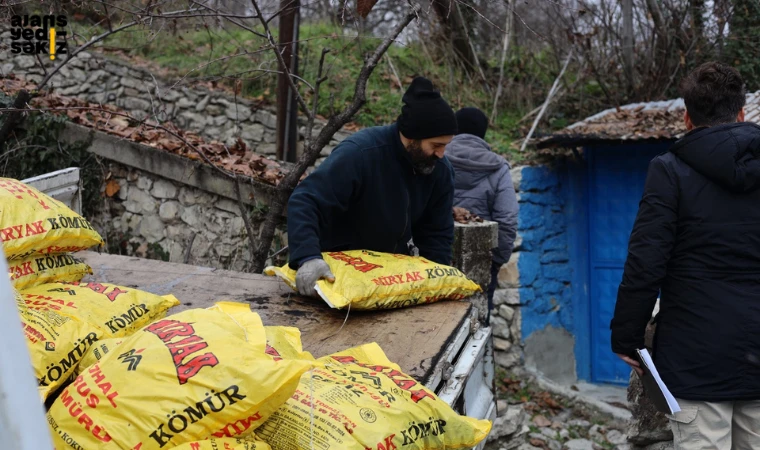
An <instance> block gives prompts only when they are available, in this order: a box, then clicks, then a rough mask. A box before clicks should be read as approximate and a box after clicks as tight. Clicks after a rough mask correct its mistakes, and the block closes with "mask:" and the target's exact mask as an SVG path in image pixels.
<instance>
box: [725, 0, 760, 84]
mask: <svg viewBox="0 0 760 450" xmlns="http://www.w3.org/2000/svg"><path fill="white" fill-rule="evenodd" d="M733 5H734V13H733V15H732V17H731V21H730V24H729V30H730V31H729V36H728V41H727V42H726V47H725V49H724V55H725V56H724V61H725V62H726V63H728V64H731V65H733V66H734V67H736V68H737V69H738V70H739V72H740V73H741V74H742V77H743V78H744V81H745V82H746V83H747V88H748V89H749V91H750V92H752V91H756V90H758V89H760V1H759V0H733Z"/></svg>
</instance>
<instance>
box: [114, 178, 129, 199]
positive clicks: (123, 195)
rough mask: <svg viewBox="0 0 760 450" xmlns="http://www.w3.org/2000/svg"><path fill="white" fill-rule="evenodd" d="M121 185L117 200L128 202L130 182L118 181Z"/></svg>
mask: <svg viewBox="0 0 760 450" xmlns="http://www.w3.org/2000/svg"><path fill="white" fill-rule="evenodd" d="M118 183H119V192H117V196H116V198H118V199H119V200H126V199H127V198H128V196H127V194H128V193H129V182H128V181H127V180H125V179H123V178H122V179H121V180H118Z"/></svg>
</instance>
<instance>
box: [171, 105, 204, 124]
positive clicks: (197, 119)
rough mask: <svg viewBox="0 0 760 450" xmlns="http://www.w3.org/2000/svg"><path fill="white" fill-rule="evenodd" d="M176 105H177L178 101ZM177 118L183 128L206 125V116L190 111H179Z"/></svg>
mask: <svg viewBox="0 0 760 450" xmlns="http://www.w3.org/2000/svg"><path fill="white" fill-rule="evenodd" d="M177 106H178V107H179V103H177ZM178 118H179V119H180V120H179V122H180V123H181V124H182V126H183V127H184V128H195V129H201V128H203V127H205V126H206V117H205V116H203V115H201V114H197V113H194V112H191V111H183V112H181V113H180V114H179V116H178Z"/></svg>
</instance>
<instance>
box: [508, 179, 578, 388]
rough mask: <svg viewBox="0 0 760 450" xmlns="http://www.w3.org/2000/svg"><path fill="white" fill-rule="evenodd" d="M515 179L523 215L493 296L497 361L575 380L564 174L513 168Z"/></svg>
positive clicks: (509, 365) (557, 378) (520, 215)
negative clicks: (511, 250) (513, 247)
mask: <svg viewBox="0 0 760 450" xmlns="http://www.w3.org/2000/svg"><path fill="white" fill-rule="evenodd" d="M512 179H513V181H514V185H515V191H516V192H517V197H518V202H519V206H520V212H519V216H518V234H517V239H516V242H515V250H514V252H513V253H512V257H511V258H510V260H509V262H508V263H507V264H505V265H504V266H503V267H502V268H501V271H500V272H499V289H497V291H496V294H495V296H494V304H495V305H496V307H497V308H498V316H499V317H498V318H496V319H495V322H494V330H495V331H494V335H495V336H496V339H497V340H496V341H495V348H496V349H497V350H499V351H497V353H496V361H497V364H499V365H501V366H504V367H507V368H508V367H511V366H513V365H515V364H517V363H519V362H524V363H525V365H526V367H528V368H531V369H536V370H538V371H540V372H542V373H543V374H544V375H546V376H547V377H549V378H551V379H554V380H555V381H560V382H568V381H569V382H572V381H574V379H575V358H574V356H573V355H574V338H573V336H572V334H571V333H570V332H569V331H568V330H572V329H573V326H572V319H573V317H572V304H571V300H572V296H571V290H570V281H571V276H572V268H571V265H570V257H569V252H568V242H567V236H566V232H567V218H566V216H565V213H564V200H563V196H562V195H561V190H560V189H561V183H560V176H559V175H558V173H557V172H555V171H554V170H552V169H550V168H548V167H545V166H538V167H528V166H526V167H516V168H514V169H512ZM510 336H512V337H513V341H512V342H511V343H510V342H509V341H507V338H509V337H510ZM515 344H517V345H515ZM558 354H562V355H563V356H562V358H558V357H557V355H558Z"/></svg>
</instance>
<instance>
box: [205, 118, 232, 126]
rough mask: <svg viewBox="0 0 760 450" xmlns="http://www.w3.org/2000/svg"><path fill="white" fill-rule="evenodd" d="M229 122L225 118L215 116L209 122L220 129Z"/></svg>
mask: <svg viewBox="0 0 760 450" xmlns="http://www.w3.org/2000/svg"><path fill="white" fill-rule="evenodd" d="M229 121H230V119H228V118H227V116H216V117H214V118H213V119H212V120H211V121H210V122H211V123H212V124H213V125H214V126H216V127H221V126H223V125H224V124H226V123H227V122H229Z"/></svg>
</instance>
